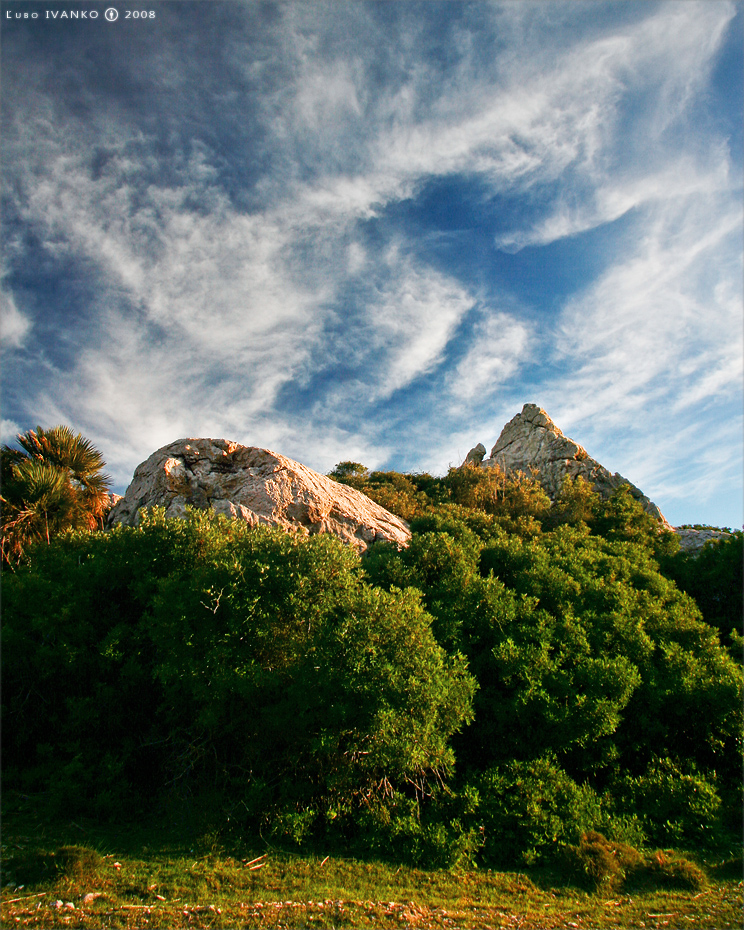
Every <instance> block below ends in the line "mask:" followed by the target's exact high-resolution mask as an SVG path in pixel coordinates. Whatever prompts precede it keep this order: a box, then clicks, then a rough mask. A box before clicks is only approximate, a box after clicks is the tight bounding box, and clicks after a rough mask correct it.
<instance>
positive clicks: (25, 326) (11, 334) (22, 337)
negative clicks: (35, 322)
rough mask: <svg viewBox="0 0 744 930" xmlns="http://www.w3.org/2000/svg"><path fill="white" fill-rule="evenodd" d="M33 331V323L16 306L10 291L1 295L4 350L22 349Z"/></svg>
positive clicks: (0, 327) (0, 341)
mask: <svg viewBox="0 0 744 930" xmlns="http://www.w3.org/2000/svg"><path fill="white" fill-rule="evenodd" d="M30 331H31V321H30V320H29V318H28V317H27V316H25V315H24V314H23V313H21V311H20V310H19V309H18V307H17V306H16V302H15V298H14V297H13V295H12V294H11V293H9V292H8V291H3V292H2V293H0V345H1V346H2V348H3V349H6V350H7V349H20V348H21V347H22V346H23V345H24V343H25V342H26V337H27V336H28V334H29V332H30Z"/></svg>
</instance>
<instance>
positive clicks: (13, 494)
mask: <svg viewBox="0 0 744 930" xmlns="http://www.w3.org/2000/svg"><path fill="white" fill-rule="evenodd" d="M18 443H19V445H20V446H22V450H21V449H13V448H11V447H10V446H3V448H2V494H1V495H0V501H2V505H3V513H2V560H3V562H5V563H7V564H9V565H10V564H11V562H12V561H15V562H18V561H20V559H21V557H22V556H23V553H24V551H25V550H26V548H27V547H28V545H30V544H31V543H33V542H39V541H45V542H47V543H49V542H50V541H51V539H52V537H53V536H55V535H56V534H57V533H60V532H62V530H65V529H68V528H73V529H82V528H88V529H95V528H96V527H98V526H100V527H103V518H104V516H105V514H106V511H107V510H108V508H109V506H110V503H111V499H110V497H109V486H110V483H111V479H110V478H109V477H108V475H105V474H103V472H102V470H101V469H102V468H103V467H104V465H105V462H104V460H103V456H102V455H101V453H100V452H99V451H98V450H97V449H96V448H95V447H94V446H93V444H92V443H91V442H90V441H89V440H88V439H85V438H84V437H83V436H82V434H80V433H78V434H77V436H76V435H75V434H74V433H73V431H72V430H71V429H70V428H69V427H68V426H55V427H53V428H52V429H48V430H44V429H42V428H41V427H40V426H37V427H36V430H28V431H27V432H25V433H22V434H20V435H19V436H18Z"/></svg>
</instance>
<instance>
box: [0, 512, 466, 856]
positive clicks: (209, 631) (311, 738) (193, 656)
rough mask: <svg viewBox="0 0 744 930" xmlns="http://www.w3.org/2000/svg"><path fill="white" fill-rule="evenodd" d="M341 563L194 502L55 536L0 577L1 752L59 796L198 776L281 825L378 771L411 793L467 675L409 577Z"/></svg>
mask: <svg viewBox="0 0 744 930" xmlns="http://www.w3.org/2000/svg"><path fill="white" fill-rule="evenodd" d="M357 567H358V557H357V556H356V555H355V554H354V553H353V551H352V550H350V549H348V548H346V547H344V546H343V544H341V543H340V542H339V541H338V540H336V539H335V538H333V537H330V536H316V537H311V538H309V539H307V538H302V537H296V536H292V535H290V534H286V533H283V532H281V531H270V530H267V529H256V530H251V529H249V528H248V527H247V526H246V525H245V524H240V523H237V522H230V521H227V520H225V519H224V518H215V517H214V516H213V515H210V514H203V513H192V514H191V515H190V516H189V519H187V520H185V521H166V520H165V519H164V517H163V514H162V512H161V513H155V514H153V515H150V516H145V518H144V519H143V521H142V523H141V525H140V527H139V528H137V529H124V528H121V529H117V530H116V531H114V532H112V533H109V534H105V535H102V534H78V535H76V536H69V537H64V538H62V539H60V540H58V541H57V543H56V544H55V545H53V546H51V547H49V549H48V551H47V552H45V553H44V557H43V558H42V559H40V560H38V561H35V562H34V564H33V565H32V566H30V567H28V568H26V569H22V570H21V571H19V572H18V573H17V574H16V575H15V576H13V577H12V578H11V579H10V580H9V585H8V590H7V591H6V598H7V602H6V610H7V611H8V614H9V616H10V620H9V622H8V624H6V628H5V629H4V637H5V642H4V645H5V648H4V650H3V660H4V663H5V660H6V657H8V656H11V655H12V657H13V660H12V662H10V661H8V662H6V663H5V666H4V672H3V674H4V698H5V701H6V703H5V706H4V712H5V726H4V733H5V734H6V738H7V742H6V746H5V748H6V759H7V760H8V761H9V764H10V765H11V766H13V767H18V768H23V769H24V770H25V772H26V777H27V778H28V777H31V778H36V779H37V783H38V784H39V785H43V784H44V783H46V784H47V785H48V786H49V788H50V790H51V794H52V796H53V797H54V798H56V799H57V803H58V805H59V804H63V803H69V804H71V805H74V804H76V805H81V804H82V805H85V804H91V803H92V802H95V804H97V805H98V809H99V812H100V813H101V815H105V814H111V813H113V811H114V809H116V807H117V805H118V808H119V809H120V810H121V809H122V808H123V806H124V804H125V803H126V802H127V800H128V799H129V798H130V797H131V798H133V799H135V800H136V799H137V798H138V797H139V798H141V797H142V796H143V795H145V794H150V793H151V792H152V790H153V788H154V787H156V786H160V788H161V792H162V791H163V790H164V789H165V787H166V786H169V789H170V791H171V793H172V792H174V791H175V792H176V793H177V794H178V795H179V796H180V797H181V798H182V799H183V800H185V801H188V799H189V798H192V797H197V796H199V794H200V793H204V792H207V793H208V792H214V791H217V792H218V794H219V796H220V797H221V798H222V802H221V803H222V804H223V809H225V810H228V809H229V811H230V812H231V813H232V815H233V816H234V817H235V816H238V813H237V812H238V811H242V812H243V816H247V817H248V818H249V820H250V821H251V822H252V823H254V824H255V825H260V824H261V823H262V822H266V821H273V822H274V824H275V825H281V824H284V826H282V827H280V832H281V831H284V832H286V833H288V835H291V836H293V837H294V838H295V839H300V840H301V839H302V838H303V837H304V836H305V834H306V833H307V832H308V831H309V830H312V829H314V828H315V827H316V826H319V825H326V826H327V825H328V824H331V823H333V822H334V821H335V820H339V822H342V821H343V820H344V819H345V818H346V819H349V817H351V815H352V813H353V811H354V810H356V809H358V808H359V807H360V805H361V806H364V805H369V804H370V803H372V801H373V800H374V798H375V797H376V796H377V795H378V794H380V793H383V794H384V793H385V792H387V791H389V790H392V789H393V787H394V786H396V785H400V786H402V787H404V788H405V790H408V789H409V788H410V790H411V792H412V794H413V796H414V797H415V796H417V795H418V796H423V794H424V793H425V792H426V790H427V789H426V786H427V783H428V781H429V780H430V779H432V778H433V779H435V780H439V779H443V778H445V777H447V775H448V774H449V773H450V772H451V770H452V766H453V754H452V750H451V748H450V746H449V741H450V738H451V736H452V735H453V733H454V732H456V731H457V730H458V729H459V728H460V727H461V726H462V725H463V724H464V723H466V722H467V721H468V720H469V719H471V716H472V714H471V704H472V694H473V687H474V686H473V681H472V679H471V677H470V675H469V674H468V673H467V671H466V668H465V663H464V661H463V660H462V659H461V658H458V657H457V656H452V657H448V656H447V655H446V654H445V653H444V651H443V650H442V649H441V648H440V647H439V646H438V645H437V644H436V642H435V640H434V638H433V636H432V633H431V629H430V624H431V618H430V617H429V616H428V615H427V614H426V613H425V611H424V610H423V608H422V606H421V604H420V599H419V596H418V594H417V593H416V592H414V591H409V592H405V593H403V592H394V591H393V592H386V591H383V590H381V589H379V588H373V587H371V586H369V585H368V584H366V583H365V582H363V581H362V580H361V578H360V576H359V574H358V572H357V571H356V569H357ZM104 578H105V580H104ZM45 711H46V712H45ZM47 747H48V748H47ZM34 773H35V774H34ZM111 786H113V787H114V791H115V793H114V795H113V796H111V790H110V789H111ZM352 819H353V818H352Z"/></svg>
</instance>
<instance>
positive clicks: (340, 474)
mask: <svg viewBox="0 0 744 930" xmlns="http://www.w3.org/2000/svg"><path fill="white" fill-rule="evenodd" d="M328 477H329V478H333V480H334V481H338V482H339V483H340V484H348V485H349V486H350V487H352V488H363V487H364V485H365V484H366V483H367V478H368V477H369V469H368V468H367V467H366V465H362V464H361V463H360V462H339V463H338V465H336V467H335V468H334V469H333V471H329V472H328Z"/></svg>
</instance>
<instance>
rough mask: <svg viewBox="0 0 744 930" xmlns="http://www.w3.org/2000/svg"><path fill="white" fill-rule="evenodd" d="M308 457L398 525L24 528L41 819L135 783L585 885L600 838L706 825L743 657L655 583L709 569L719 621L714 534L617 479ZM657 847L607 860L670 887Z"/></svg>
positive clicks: (9, 726) (91, 805) (20, 778)
mask: <svg viewBox="0 0 744 930" xmlns="http://www.w3.org/2000/svg"><path fill="white" fill-rule="evenodd" d="M16 456H21V453H16ZM332 476H333V477H336V478H337V480H342V481H344V482H345V483H347V484H352V485H353V486H355V487H359V488H360V489H362V490H363V491H364V492H365V493H367V494H369V495H370V496H371V497H374V498H375V499H377V500H379V501H380V502H381V503H383V504H384V505H385V506H388V507H390V509H392V510H394V511H395V512H397V513H399V514H400V515H401V516H403V517H404V518H405V519H407V520H409V521H410V526H411V530H412V539H411V543H410V545H409V546H408V547H407V548H405V549H402V550H399V549H398V548H397V547H395V546H392V545H389V544H384V543H379V544H376V545H375V546H373V547H372V549H371V551H370V553H369V555H368V556H367V557H366V558H365V559H364V560H363V561H360V559H359V558H358V557H357V556H356V554H355V553H354V552H353V551H352V550H350V549H348V548H346V547H344V546H343V545H342V544H341V543H340V542H339V541H338V540H336V539H335V538H333V537H330V536H327V535H318V536H313V537H300V536H294V535H291V534H286V533H284V532H281V531H270V530H268V529H266V528H257V529H251V528H249V527H248V526H247V525H245V524H243V523H240V522H237V521H229V520H226V519H225V518H217V517H215V516H214V515H212V514H209V513H202V512H195V513H191V514H189V516H188V519H186V520H183V521H166V520H165V517H164V514H163V512H162V511H160V512H158V511H155V512H151V513H149V514H145V515H144V516H143V519H142V522H141V525H140V526H139V527H138V528H137V529H126V528H121V527H119V528H117V529H115V530H113V531H111V532H108V533H105V534H102V533H91V532H84V531H78V532H73V533H68V534H64V535H61V536H59V537H58V538H56V539H54V538H51V535H50V543H51V544H50V545H48V546H41V547H37V549H36V550H35V554H34V558H33V560H32V561H31V562H30V563H29V564H24V565H21V566H19V567H18V570H17V571H16V572H15V573H11V574H10V575H9V577H8V578H7V579H6V580H5V583H4V590H3V594H4V599H5V600H4V620H5V622H4V628H3V646H4V648H3V654H2V660H3V724H4V727H3V748H4V756H5V767H6V781H8V783H9V784H11V785H16V786H21V787H23V788H24V789H26V790H30V791H42V792H43V793H44V797H45V798H46V803H47V804H48V805H49V808H50V809H51V810H53V811H54V810H56V811H57V812H62V811H64V812H65V813H67V814H69V813H71V812H73V811H79V810H80V811H82V810H85V811H87V812H89V813H91V812H92V813H94V814H95V815H96V816H98V817H100V818H102V819H103V818H107V817H117V816H121V815H122V814H123V813H124V812H128V813H130V814H137V813H138V812H141V811H142V810H143V809H144V808H145V806H146V805H147V804H154V805H162V806H161V807H160V810H161V812H162V813H163V815H164V813H165V812H166V811H169V812H170V813H171V815H173V816H176V815H177V816H179V817H186V818H192V817H193V818H194V819H195V820H201V821H202V822H203V823H204V825H205V829H206V827H207V826H210V825H211V826H214V825H218V826H222V827H225V826H226V825H227V826H228V827H229V829H233V828H234V829H235V830H236V831H238V832H244V831H246V830H247V831H249V832H260V834H261V835H262V836H264V837H266V838H272V840H273V842H275V843H282V844H288V845H290V846H291V845H299V846H302V847H308V846H312V845H313V844H317V843H323V844H333V843H334V842H335V843H339V844H343V845H344V847H345V848H349V849H355V850H363V851H366V852H372V853H374V854H375V855H378V856H382V857H386V858H388V857H389V858H393V859H408V860H409V861H413V862H417V863H419V864H427V865H440V866H452V865H454V864H458V863H459V864H467V863H469V862H474V861H475V860H476V859H482V860H484V861H486V862H489V863H493V864H497V865H508V864H515V863H519V864H526V863H535V862H539V861H544V860H551V859H555V855H556V853H557V852H559V851H560V850H564V849H566V848H568V847H571V848H572V849H573V852H571V853H570V854H567V855H569V858H570V856H571V855H573V856H574V865H575V866H576V868H577V869H578V870H579V871H578V872H577V873H576V874H579V872H580V873H581V874H582V875H583V876H584V879H583V880H587V881H591V882H594V883H595V885H602V883H603V882H606V883H607V886H608V887H611V886H613V882H615V883H616V884H617V887H620V885H622V883H623V882H625V881H626V880H629V876H630V874H631V871H633V870H629V869H630V867H629V866H628V867H627V868H626V866H627V863H626V864H625V865H623V861H622V857H623V856H624V855H625V852H623V848H624V847H623V844H624V845H625V847H627V848H628V849H629V848H630V847H637V846H643V845H644V844H645V843H646V842H647V841H648V840H649V839H651V840H653V841H655V842H659V843H661V842H662V841H663V842H675V843H676V842H683V841H685V842H688V841H694V842H696V843H700V842H702V843H705V844H709V845H710V844H711V843H713V842H714V841H715V840H716V838H717V837H719V836H723V835H724V833H725V830H726V828H727V823H728V820H727V818H728V817H729V816H730V810H731V809H733V807H734V802H733V801H732V799H733V798H735V797H736V796H737V792H738V791H739V788H740V771H741V741H740V737H741V716H742V715H741V704H742V693H743V688H742V680H743V679H742V670H741V668H740V667H739V665H738V664H737V662H736V661H734V659H733V658H732V656H731V655H730V654H729V653H728V652H727V650H726V649H725V648H723V647H722V646H721V644H720V642H719V639H718V632H717V630H716V629H715V627H714V626H712V625H711V624H710V622H705V620H704V619H703V617H702V616H701V613H700V610H699V608H698V606H697V604H696V603H695V601H694V600H693V598H692V597H691V596H689V594H686V593H684V592H683V591H681V590H680V588H679V587H678V586H677V585H676V584H675V582H674V580H673V579H674V577H675V575H674V571H677V576H678V577H680V578H686V579H687V581H688V582H689V584H688V588H689V590H690V592H691V593H695V594H696V596H700V597H701V599H702V596H701V595H699V594H698V588H695V585H694V584H693V582H692V581H690V579H691V578H693V574H694V572H695V571H698V572H699V578H698V580H697V581H695V584H699V588H700V589H705V590H711V589H713V588H715V585H716V584H718V587H717V588H715V590H717V591H719V592H723V594H720V596H718V597H717V598H713V599H712V603H714V604H715V605H718V606H719V607H721V611H722V614H721V615H722V616H723V615H724V614H726V611H728V610H729V609H730V604H731V603H733V599H732V600H731V601H729V600H727V597H728V594H727V593H726V592H727V589H726V580H727V579H729V578H731V577H735V571H736V566H735V565H734V561H735V555H736V551H737V550H736V549H735V545H736V544H738V545H739V549H740V546H741V540H740V539H739V540H738V542H737V540H734V541H732V543H731V545H730V546H729V544H728V543H727V544H726V547H725V548H724V547H723V545H722V544H719V546H718V547H717V548H715V549H713V548H711V550H710V554H708V555H706V560H705V561H703V562H700V563H696V564H695V565H694V566H693V565H692V563H690V562H689V561H688V560H686V559H684V558H682V557H680V556H676V555H674V554H673V552H672V550H673V549H674V545H673V544H672V542H670V540H669V538H668V534H664V533H659V528H658V523H657V522H656V521H654V520H653V518H652V517H650V516H649V515H648V514H646V513H645V512H644V511H643V509H642V507H641V506H640V504H639V503H638V501H636V500H635V499H634V498H633V496H632V494H630V492H629V491H628V489H622V488H621V489H620V491H618V492H617V493H616V494H615V495H614V496H613V497H612V498H611V499H609V500H601V499H600V498H599V497H598V495H597V494H596V493H595V492H594V491H593V490H592V488H591V487H590V486H589V485H587V484H586V483H584V482H582V481H580V480H576V481H575V482H566V484H565V485H564V488H563V491H562V493H561V495H560V497H559V499H558V501H556V502H555V503H554V504H552V505H551V504H550V502H549V501H547V498H546V497H545V495H544V492H543V491H542V489H541V488H540V487H539V486H538V485H537V484H536V482H534V481H533V480H532V479H529V478H524V476H520V477H518V478H511V477H509V478H504V476H503V474H501V473H500V472H499V471H498V470H497V469H490V470H484V469H474V468H473V469H470V468H464V469H453V470H451V471H450V473H449V474H448V475H447V476H445V477H444V478H441V479H438V478H432V477H431V476H430V475H402V474H399V473H397V472H373V473H372V474H369V473H368V472H367V469H365V468H364V467H363V466H361V465H359V463H354V462H342V463H340V464H339V465H338V466H337V468H336V470H335V472H334V473H332ZM42 477H43V476H42ZM40 486H41V485H40ZM706 552H708V550H706ZM660 566H662V567H663V570H664V573H662V572H661V571H660ZM670 566H671V567H670ZM695 577H696V578H697V577H698V576H695ZM716 579H717V580H716ZM682 583H683V582H682V581H680V584H682ZM706 584H709V588H706V587H705V585H706ZM721 605H723V606H721ZM706 609H707V610H708V615H707V616H706V617H705V619H706V620H707V619H709V618H710V617H713V616H714V613H713V611H714V608H713V607H707V608H706ZM729 645H730V643H729ZM582 837H583V839H582ZM316 848H319V847H316ZM626 852H627V850H626ZM628 855H630V853H628ZM631 858H632V857H631ZM675 862H677V863H678V864H677V865H674V866H671V865H669V867H668V868H667V867H666V866H664V868H665V869H666V871H664V870H663V869H662V872H663V874H662V872H658V869H657V866H654V865H653V864H649V862H647V861H646V859H644V863H645V865H643V868H642V869H641V868H640V867H639V869H640V871H639V870H635V871H633V875H634V876H635V878H634V880H636V879H638V880H639V881H640V880H641V879H640V878H639V876H640V875H641V874H642V873H643V874H644V875H646V879H648V881H651V878H649V876H651V873H652V872H653V870H654V869H657V872H658V874H656V873H654V874H655V875H656V878H654V879H653V880H654V881H657V882H660V883H663V882H664V881H669V882H672V883H673V882H674V881H677V880H678V881H680V882H682V881H683V876H682V873H684V872H685V869H686V866H684V864H679V862H680V861H679V860H675ZM577 863H578V865H577ZM613 863H614V865H613ZM618 863H619V864H618ZM614 866H617V869H615V868H614ZM659 868H661V866H659ZM644 869H645V872H644V871H643V870H644ZM613 870H614V871H613ZM675 870H676V871H675ZM688 871H689V870H688ZM672 873H674V875H677V878H674V875H673V874H672ZM685 874H687V873H685ZM690 874H691V873H690ZM681 876H682V877H681ZM688 878H689V875H688ZM646 879H644V880H646ZM684 880H687V879H684ZM689 880H690V881H692V879H689ZM690 887H692V886H690Z"/></svg>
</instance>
